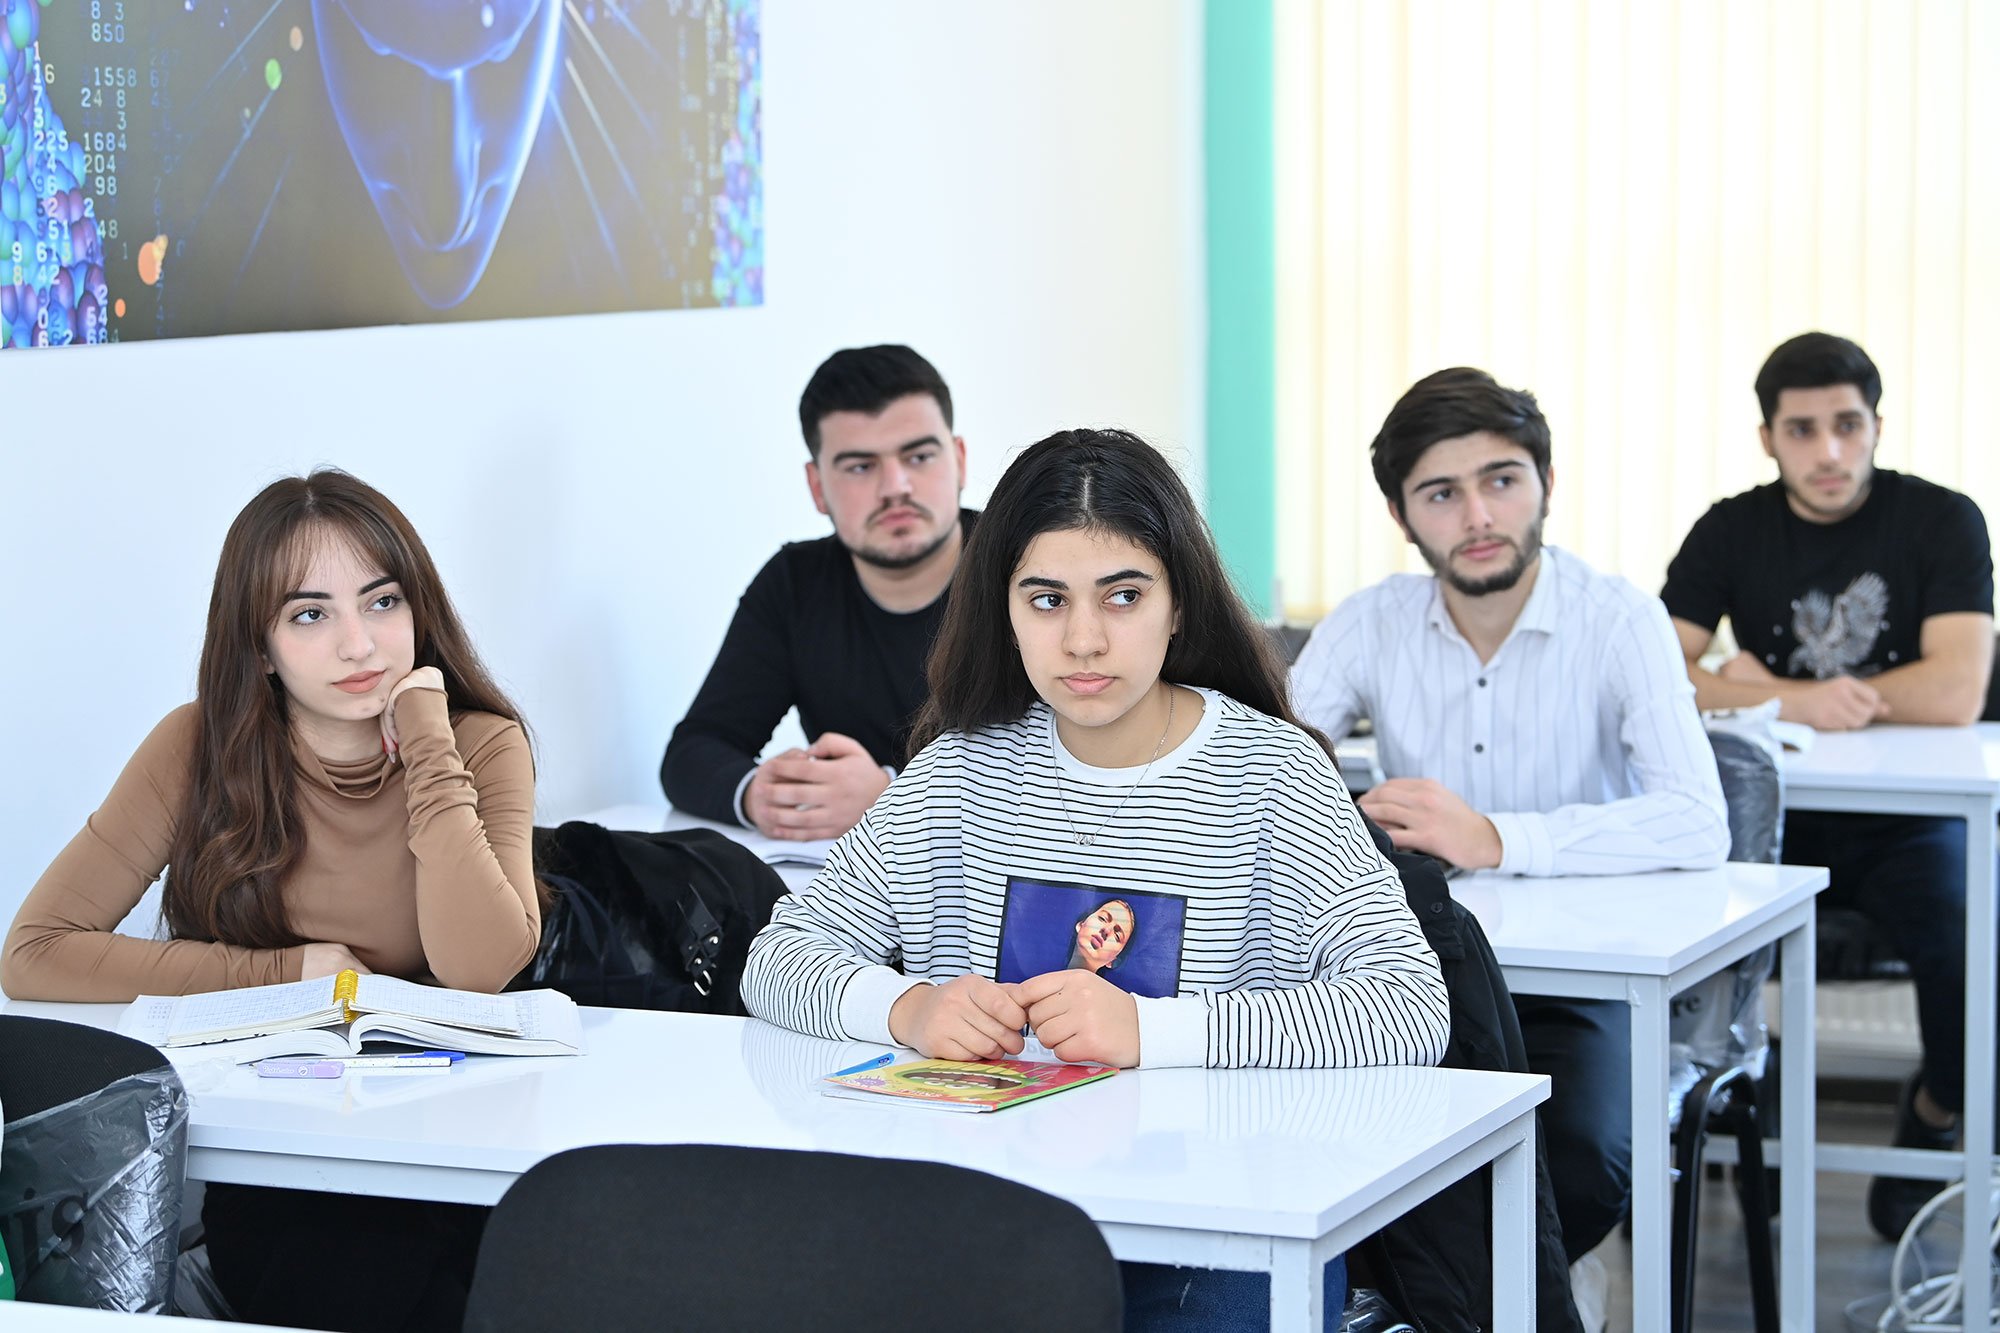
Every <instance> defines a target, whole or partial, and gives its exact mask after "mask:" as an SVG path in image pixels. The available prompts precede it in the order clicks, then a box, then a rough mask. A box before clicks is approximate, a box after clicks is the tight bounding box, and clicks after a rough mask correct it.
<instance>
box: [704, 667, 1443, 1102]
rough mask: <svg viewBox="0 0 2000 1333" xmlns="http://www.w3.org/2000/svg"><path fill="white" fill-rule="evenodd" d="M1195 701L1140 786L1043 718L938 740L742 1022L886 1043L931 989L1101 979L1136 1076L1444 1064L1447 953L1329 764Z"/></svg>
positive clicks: (811, 902) (774, 923)
mask: <svg viewBox="0 0 2000 1333" xmlns="http://www.w3.org/2000/svg"><path fill="white" fill-rule="evenodd" d="M1199 693H1200V694H1201V696H1202V717H1201V720H1200V722H1199V723H1198V724H1197V725H1196V727H1195V729H1194V731H1193V732H1192V734H1190V735H1189V736H1188V738H1187V739H1186V740H1185V741H1183V742H1181V744H1179V745H1178V746H1176V747H1175V748H1174V749H1173V750H1171V751H1169V752H1168V753H1166V754H1164V755H1161V756H1160V757H1159V759H1158V760H1156V761H1155V762H1154V763H1153V765H1152V767H1151V768H1150V770H1148V771H1147V772H1146V773H1145V776H1144V780H1143V781H1142V782H1140V783H1139V784H1138V785H1137V786H1134V778H1135V777H1137V776H1138V772H1137V771H1136V770H1133V769H1100V768H1093V767H1091V766H1089V765H1087V764H1084V763H1082V762H1080V761H1079V760H1077V759H1076V758H1075V757H1073V756H1072V755H1070V753H1069V752H1068V751H1067V749H1065V748H1064V746H1063V744H1062V742H1061V740H1060V738H1059V737H1058V736H1057V733H1056V729H1055V715H1054V713H1053V712H1052V711H1051V710H1050V709H1049V707H1048V706H1047V705H1046V704H1042V703H1037V704H1035V705H1034V707H1032V708H1031V709H1029V711H1028V712H1027V713H1026V714H1025V715H1024V716H1022V717H1021V718H1020V719H1019V720H1017V721H1015V722H1012V723H1008V724H1006V725H1003V726H997V727H990V728H984V729H981V730H978V731H974V732H952V733H948V734H946V735H944V736H941V737H939V738H938V740H937V741H936V742H934V743H933V744H931V745H930V746H928V747H926V748H925V750H924V751H923V753H921V754H920V755H918V756H917V757H916V758H915V759H914V760H912V761H911V763H910V765H909V767H908V768H907V769H906V770H905V771H904V772H903V774H902V775H901V776H899V777H898V778H897V779H896V780H895V781H894V782H893V783H892V784H891V785H890V787H889V789H888V790H887V791H886V792H884V793H883V794H882V796H881V797H880V798H879V799H878V800H877V801H876V802H875V805H874V806H873V808H872V809H870V810H869V812H868V814H867V816H866V817H865V818H863V819H862V821H861V823H859V824H858V825H856V826H855V827H854V829H853V830H852V831H851V832H849V833H848V834H847V836H846V837H844V838H842V839H841V840H840V841H839V842H838V843H837V844H835V846H834V848H833V850H832V853H831V854H830V855H829V856H828V858H827V862H826V866H825V868H824V869H823V870H822V871H821V872H820V873H819V875H818V876H817V877H815V878H814V880H813V882H812V883H811V884H810V885H809V886H808V887H807V888H806V889H804V890H803V891H801V892H799V893H796V894H793V895H791V896H790V897H787V898H785V899H783V900H781V901H780V902H779V904H778V907H777V910H776V911H775V912H774V913H773V914H772V917H771V921H770V924H769V925H767V926H766V927H765V928H764V929H763V930H762V931H761V932H760V933H759V934H758V936H757V938H756V940H755V941H754V942H753V943H752V945H751V948H750V960H749V965H748V967H747V969H746V970H745V972H744V976H743V998H744V1002H745V1003H746V1004H747V1005H748V1006H749V1009H750V1011H751V1012H752V1013H754V1014H756V1015H758V1016H759V1017H761V1018H765V1019H768V1020H770V1021H771V1022H773V1023H779V1024H782V1025H783V1026H785V1027H789V1028H793V1029H796V1030H797V1031H800V1032H805V1033H809V1034H812V1035H815V1036H822V1037H839V1038H848V1039H852V1040H862V1041H889V1040H891V1038H890V1034H889V1010H890V1008H891V1006H893V1005H894V1004H895V1002H896V1001H897V999H899V998H900V997H901V996H902V995H903V993H904V992H905V991H907V990H908V989H909V988H910V987H911V986H912V985H914V984H916V983H918V982H921V981H931V982H940V983H941V982H945V981H949V980H951V979H952V978H954V977H958V976H962V975H964V974H966V973H968V972H970V973H977V974H979V975H981V976H986V977H990V978H993V979H994V980H997V981H1002V982H1011V981H1020V980H1025V979H1026V978H1027V977H1029V976H1034V975H1037V974H1039V973H1042V972H1048V971H1054V970H1057V969H1060V968H1063V967H1089V968H1091V969H1092V970H1095V971H1097V972H1098V974H1099V975H1100V976H1103V977H1104V978H1105V979H1106V980H1108V981H1110V982H1111V983H1112V984H1114V985H1116V986H1119V987H1120V988H1122V989H1124V990H1127V991H1129V992H1131V993H1132V994H1133V995H1134V997H1135V1000H1136V1004H1137V1008H1138V1015H1139V1042H1140V1046H1139V1049H1140V1062H1141V1064H1143V1065H1145V1066H1149V1067H1153V1066H1166V1065H1206V1066H1209V1067H1212V1068H1234V1067H1244V1066H1266V1067H1272V1068H1306V1067H1315V1066H1353V1065H1379V1064H1434V1063H1436V1061H1437V1060H1438V1058H1439V1056H1440V1055H1441V1054H1442V1052H1443V1050H1444V1044H1445V1038H1446V1035H1447V1033H1448V1030H1449V1026H1450V1020H1449V1008H1448V1004H1447V999H1446V995H1445V988H1444V981H1443V979H1442V977H1441V976H1440V975H1439V972H1438V964H1437V958H1436V956H1435V955H1434V954H1433V953H1432V952H1431V949H1430V946H1429V944H1428V943H1426V941H1425V940H1424V937H1423V934H1422V932H1421V931H1420V930H1419V929H1418V926H1417V922H1416V919H1415V917H1414V916H1413V915H1412V914H1411V912H1410V909H1409V906H1408V904H1407V902H1406V901H1405V900H1404V896H1403V890H1402V885H1401V883H1400V882H1399V880H1398V879H1397V876H1396V872H1395V870H1394V869H1393V868H1392V867H1391V866H1390V865H1389V864H1388V863H1387V862H1386V861H1385V860H1384V859H1383V858H1382V856H1381V854H1380V853H1379V852H1377V851H1376V850H1375V846H1374V844H1373V843H1372V842H1371V841H1370V839H1369V837H1368V832H1367V830H1366V829H1365V828H1364V827H1363V826H1362V822H1361V818H1360V816H1359V815H1358V814H1357V813H1356V812H1355V809H1354V805H1353V802H1352V801H1351V800H1350V798H1349V797H1348V794H1347V790H1346V788H1345V787H1344V786H1342V785H1341V781H1340V778H1339V775H1338V774H1337V773H1336V772H1335V771H1334V767H1333V765H1332V763H1331V762H1330V761H1329V760H1328V759H1327V757H1326V755H1325V754H1324V752H1322V751H1321V750H1320V748H1319V746H1318V745H1317V744H1316V743H1314V741H1313V740H1312V738H1310V737H1309V736H1307V735H1306V734H1305V733H1304V732H1302V731H1300V730H1299V729H1298V728H1296V727H1293V726H1291V725H1289V724H1287V723H1284V722H1280V721H1278V720H1276V719H1274V718H1271V717H1268V716H1266V715H1265V714H1263V713H1260V712H1258V711H1256V710H1255V709H1251V708H1248V707H1246V706H1244V705H1243V704H1240V703H1238V702H1236V701H1235V700H1234V699H1231V698H1229V697H1227V696H1226V695H1222V694H1218V693H1215V692H1214V691H1210V690H1201V691H1199ZM1079 833H1081V834H1083V835H1086V836H1087V837H1088V839H1089V841H1088V842H1080V841H1079V840H1078V838H1077V836H1076V835H1077V834H1079Z"/></svg>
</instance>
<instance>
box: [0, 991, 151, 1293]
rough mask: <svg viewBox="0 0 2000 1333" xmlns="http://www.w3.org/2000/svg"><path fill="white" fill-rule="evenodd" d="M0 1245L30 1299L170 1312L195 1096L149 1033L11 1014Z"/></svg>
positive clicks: (0, 1036) (3, 1064)
mask: <svg viewBox="0 0 2000 1333" xmlns="http://www.w3.org/2000/svg"><path fill="white" fill-rule="evenodd" d="M0 1107H4V1108H5V1114H6V1116H7V1129H6V1135H5V1138H4V1140H0V1241H4V1243H5V1245H6V1247H7V1253H8V1257H9V1259H10V1260H11V1262H12V1264H13V1267H14V1274H15V1281H16V1284H17V1291H16V1294H17V1295H18V1296H19V1298H20V1299H22V1300H24V1301H40V1302H44V1303H47V1304H50V1305H83V1306H91V1307H95V1308H97V1309H104V1310H124V1311H128V1312H131V1313H135V1314H166V1313H170V1312H171V1311H172V1308H173V1292H174V1265H175V1261H176V1259H177V1258H178V1256H179V1252H180V1218H181V1193H182V1189H183V1187H184V1185H185V1183H186V1163H187V1115H188V1099H187V1092H186V1090H185V1089H183V1088H182V1086H181V1081H180V1078H179V1076H178V1075H176V1074H175V1073H174V1069H173V1066H172V1065H170V1064H168V1063H167V1061H166V1059H165V1057H163V1056H162V1055H161V1054H160V1053H159V1052H158V1051H156V1050H154V1049H153V1048H152V1047H151V1046H148V1045H146V1044H145V1043H144V1042H139V1041H134V1040H132V1039H131V1038H130V1037H121V1036H119V1035H118V1034H117V1033H115V1032H105V1031H102V1030H100V1029H98V1028H93V1027H86V1026H84V1025H82V1024H79V1023H59V1022H55V1021H53V1020H50V1019H45V1018H24V1017H21V1016H19V1015H14V1014H0Z"/></svg>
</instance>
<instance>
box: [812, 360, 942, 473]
mask: <svg viewBox="0 0 2000 1333" xmlns="http://www.w3.org/2000/svg"><path fill="white" fill-rule="evenodd" d="M913 393H921V394H927V395H929V396H930V397H931V398H933V399H935V400H936V402H937V405H938V410H939V411H940V412H943V413H944V424H945V426H946V428H949V427H950V426H951V390H950V389H948V388H946V387H945V383H944V376H942V375H940V374H938V373H937V367H935V366H933V365H932V364H931V363H930V362H928V361H926V360H924V359H923V358H922V357H921V356H918V355H917V354H916V353H915V352H913V351H911V350H910V349H909V348H907V347H905V346H903V345H902V344H901V343H882V344H880V345H879V346H875V347H843V348H841V349H840V350H839V351H838V352H835V353H834V354H833V355H832V356H830V357H828V358H827V359H826V360H824V361H822V362H820V363H819V369H818V370H815V371H814V372H813V376H812V378H811V379H810V380H807V381H806V391H805V392H804V393H802V394H800V395H799V431H800V433H802V434H803V435H804V436H805V437H806V448H807V449H809V450H811V451H812V456H813V457H814V458H818V457H819V423H820V422H822V421H824V420H826V419H827V417H829V416H831V415H832V414H833V413H835V412H865V413H867V414H868V415H869V416H874V415H875V414H876V413H877V412H880V411H881V410H882V409H883V408H885V407H887V406H888V405H889V404H891V403H893V402H895V401H896V400H897V399H898V398H907V397H909V396H910V395H911V394H913Z"/></svg>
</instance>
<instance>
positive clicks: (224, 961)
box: [0, 689, 541, 1001]
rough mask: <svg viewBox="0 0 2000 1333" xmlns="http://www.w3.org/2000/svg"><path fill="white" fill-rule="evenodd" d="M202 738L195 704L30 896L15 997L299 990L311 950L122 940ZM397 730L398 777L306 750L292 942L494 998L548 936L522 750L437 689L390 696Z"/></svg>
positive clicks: (13, 970)
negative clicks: (279, 984) (344, 951)
mask: <svg viewBox="0 0 2000 1333" xmlns="http://www.w3.org/2000/svg"><path fill="white" fill-rule="evenodd" d="M194 728H195V705H193V704H185V705H183V706H181V707H180V708H177V709H175V710H174V711H173V712H171V713H169V714H167V716H166V718H165V720H163V721H162V722H161V723H160V725H159V726H157V727H155V728H154V729H153V732H152V734H151V735H150V736H148V737H147V738H146V740H145V742H144V743H143V744H141V745H140V747H139V751H138V753H137V754H135V755H133V756H132V760H131V762H130V763H128V764H127V765H126V766H125V771H124V772H123V773H121V774H119V776H118V781H117V783H116V784H115V785H113V787H112V788H111V794H110V795H109V796H107V797H106V798H105V801H104V805H103V806H102V808H100V809H99V810H98V811H97V813H96V814H94V815H92V816H91V817H90V820H89V822H88V823H87V824H85V825H84V828H83V831H82V832H80V833H78V834H77V835H76V836H75V837H74V838H72V839H71V840H70V843H69V845H68V846H67V847H65V848H64V849H63V850H62V853H61V854H60V855H58V856H57V857H56V859H55V861H54V862H53V863H52V864H50V866H49V868H48V870H47V871H45V872H44V873H43V875H42V877H41V879H40V880H38V881H37V882H36V884H35V887H34V888H33V890H31V891H30V892H29V894H28V897H27V900H26V901H25V902H23V903H22V904H21V910H20V912H19V913H18V914H17V915H16V916H15V918H14V925H13V927H12V929H10V930H9V931H8V932H7V940H6V944H5V946H4V948H0V988H4V989H5V990H6V992H7V994H8V995H10V996H13V997H14V998H15V999H21V1000H79V1001H110V1000H130V999H131V998H132V997H133V996H135V995H141V994H149V995H181V994H187V993H190V992H194V991H208V990H220V989H223V988H225V987H230V986H257V985H264V984H267V983H270V982H276V981H297V980H298V979H299V972H300V965H301V962H302V960H303V957H304V953H305V950H304V949H303V948H290V949H246V948H242V947H239V946H236V945H231V944H206V943H202V942H200V941H196V940H151V939H139V938H135V937H133V936H129V935H119V934H116V933H114V931H115V929H116V927H117V925H118V923H119V922H120V921H123V920H124V919H125V916H126V914H127V913H129V912H130V911H131V910H132V908H133V907H134V906H135V905H136V904H137V903H138V901H139V899H140V898H141V897H142V896H144V894H145V892H146V886H147V885H149V884H151V883H152V882H153V881H154V880H155V879H158V878H159V876H160V872H161V870H162V869H163V868H164V867H165V866H166V863H167V852H168V849H169V847H170V846H171V844H172V842H173V833H174V823H175V820H176V819H177V818H178V817H179V814H180V809H181V803H182V800H183V798H184V797H185V795H186V792H187V787H188V783H189V781H190V779H191V777H192V771H193V741H194ZM396 730H397V736H398V740H399V743H400V745H401V749H402V756H401V762H400V763H391V762H390V761H389V760H388V759H387V758H386V757H385V758H376V759H368V760H363V761H360V762H357V763H339V764H337V763H329V762H326V761H324V760H321V759H319V758H318V757H316V756H315V755H313V754H312V752H311V751H310V750H308V749H306V748H305V747H304V746H303V745H298V746H295V747H294V748H295V752H296V755H297V758H298V765H299V814H300V817H301V819H302V822H303V824H304V832H303V836H304V838H305V855H304V856H303V857H302V858H300V861H299V863H298V866H297V868H296V869H294V870H293V871H292V873H291V875H290V876H289V877H288V878H287V879H286V880H285V883H284V888H283V891H284V895H285V909H286V911H287V912H288V913H289V915H290V919H291V924H292V928H293V929H294V930H296V931H297V932H298V933H299V935H301V936H302V937H304V938H305V939H308V940H312V941H316V942H324V943H331V944H344V945H346V946H347V947H348V948H350V949H352V950H353V951H354V953H355V956H356V957H358V958H360V959H361V961H362V962H363V963H364V964H366V965H367V966H368V967H369V969H370V970H372V971H376V972H386V973H390V974H392V975H394V976H399V977H409V978H424V977H432V978H435V979H436V980H437V981H439V982H441V983H442V984H444V985H446V986H453V987H457V988H459V989H462V990H479V991H496V990H498V989H500V987H502V986H504V985H506V983H507V982H508V980H509V979H511V978H512V977H513V976H514V974H515V973H517V972H518V971H520V969H521V968H522V967H523V966H525V965H526V964H527V962H528V960H529V959H530V958H532V957H533V956H534V952H535V946H536V944H537V942H538V941H539V939H540V935H541V913H540V911H539V909H538V907H537V905H536V901H535V881H534V871H533V866H532V858H531V854H530V847H529V842H530V837H531V835H532V832H533V825H534V811H535V777H534V767H533V762H532V760H531V759H530V757H529V754H528V740H527V737H526V735H524V734H523V732H522V731H521V728H520V727H519V726H517V725H516V724H515V723H512V722H509V721H507V720H506V719H505V718H500V717H495V716H494V715H493V714H491V713H471V712H469V713H464V714H461V715H460V716H459V718H458V720H457V721H456V722H455V723H454V722H453V721H452V719H451V716H450V713H449V705H448V703H447V701H446V699H445V696H444V695H443V694H442V693H441V692H439V691H437V690H425V689H414V690H408V691H405V692H404V693H403V694H402V695H401V696H400V697H399V698H398V699H397V700H396Z"/></svg>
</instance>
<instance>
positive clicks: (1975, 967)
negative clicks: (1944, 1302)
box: [1958, 801, 2000, 1329]
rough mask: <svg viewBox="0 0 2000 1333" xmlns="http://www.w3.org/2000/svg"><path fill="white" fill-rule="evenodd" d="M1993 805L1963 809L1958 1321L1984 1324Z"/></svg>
mask: <svg viewBox="0 0 2000 1333" xmlns="http://www.w3.org/2000/svg"><path fill="white" fill-rule="evenodd" d="M1996 814H2000V812H1997V811H1996V808H1995V806H1994V805H1993V804H1992V803H1990V802H1986V801H1972V802H1968V803H1967V806H1966V811H1965V1111H1964V1124H1965V1248H1964V1250H1963V1252H1962V1253H1961V1254H1960V1256H1959V1269H1958V1271H1959V1273H1960V1274H1961V1275H1962V1276H1963V1277H1964V1278H1965V1293H1966V1295H1965V1325H1964V1326H1965V1327H1966V1328H1967V1329H1986V1328H1991V1327H1992V1325H1991V1324H1990V1323H1989V1322H1988V1321H1989V1318H1990V1314H1991V1311H1990V1310H1989V1307H1988V1297H1989V1295H1990V1293H1991V1285H1990V1284H1991V1279H1990V1278H1989V1277H1988V1276H1987V1274H1988V1272H1989V1267H1988V1265H1989V1264H1990V1262H1991V1251H1990V1250H1989V1248H1988V1244H1987V1237H1988V1236H1989V1235H1990V1234H1991V1233H1992V1230H1993V1197H1992V1193H1991V1191H1990V1190H1989V1188H1988V1186H1987V1182H1988V1181H1989V1180H1991V1179H1992V1176H1993V985H1994V975H1993V972H1994V962H1993V949H1994V935H1993V898H1994V879H1993V825H1994V820H1995V818H1996Z"/></svg>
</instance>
